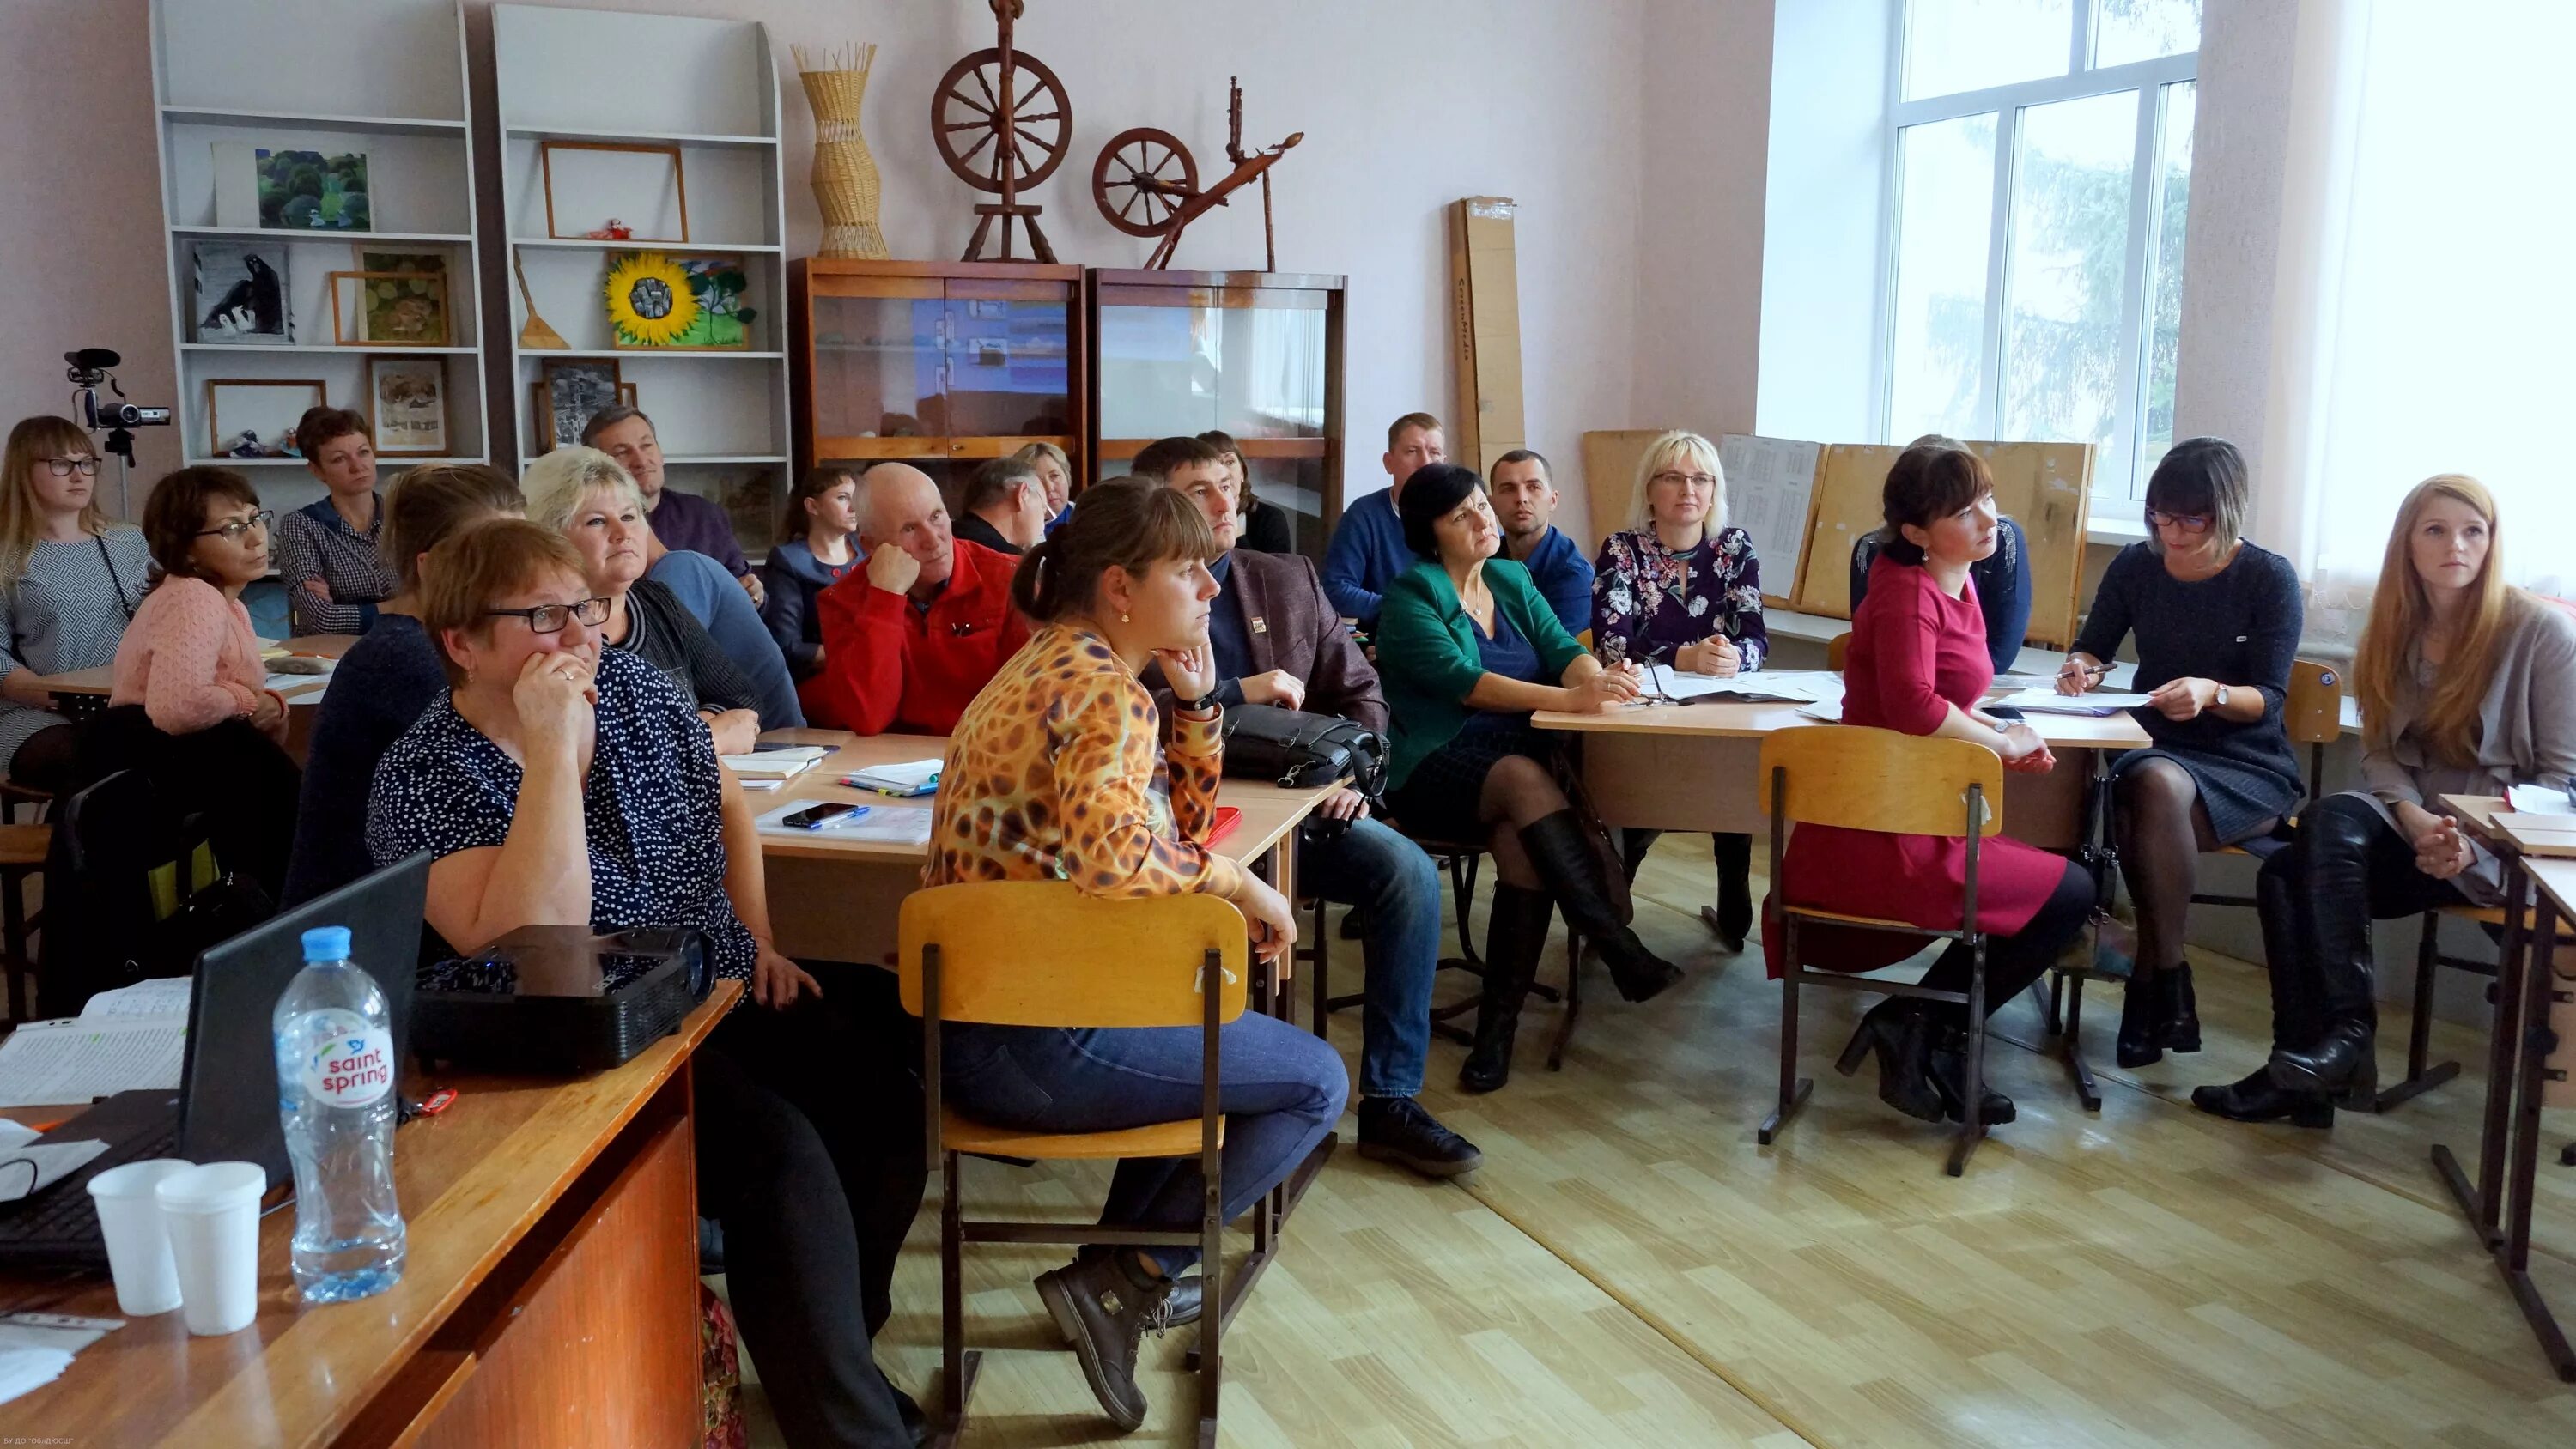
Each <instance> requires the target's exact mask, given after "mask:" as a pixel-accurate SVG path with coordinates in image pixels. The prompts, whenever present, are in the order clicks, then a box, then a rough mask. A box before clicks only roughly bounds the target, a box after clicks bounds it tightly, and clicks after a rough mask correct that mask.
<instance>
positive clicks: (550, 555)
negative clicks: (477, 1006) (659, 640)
mask: <svg viewBox="0 0 2576 1449" xmlns="http://www.w3.org/2000/svg"><path fill="white" fill-rule="evenodd" d="M420 603H421V616H420V622H421V626H422V628H423V630H424V631H425V632H426V633H427V634H428V636H429V638H430V639H431V641H432V642H433V643H434V645H435V646H436V648H437V649H438V651H439V655H440V663H441V665H442V667H443V669H444V671H445V674H446V678H447V682H448V688H447V689H446V690H445V691H444V692H442V693H441V694H440V695H439V697H438V698H437V699H436V700H434V701H433V702H432V703H431V704H430V706H429V709H428V710H427V712H425V713H424V714H422V715H421V717H420V718H419V719H418V720H417V721H415V722H414V723H413V724H412V726H411V728H410V729H409V730H407V731H405V732H404V733H403V735H402V737H401V738H399V739H397V740H395V741H394V743H393V745H392V747H391V748H390V749H388V750H387V751H386V752H385V757H384V762H383V763H382V764H381V765H379V766H378V767H377V769H376V775H375V781H374V785H373V788H372V791H371V793H370V795H369V798H368V809H367V849H368V852H369V854H370V855H371V856H372V857H373V859H374V860H375V861H376V863H377V864H378V865H380V866H381V865H390V864H392V863H394V862H395V861H398V860H401V859H403V858H405V857H407V856H409V855H412V854H413V853H415V852H420V851H426V852H428V853H429V854H430V855H431V856H432V857H434V859H433V861H432V863H431V865H430V868H429V895H428V901H427V904H426V916H427V920H428V924H429V927H430V929H431V930H432V931H433V932H435V933H436V935H437V937H438V944H441V945H443V946H445V947H447V948H452V949H454V950H457V951H481V950H483V949H484V948H485V947H487V946H489V945H491V944H492V943H493V942H494V941H496V940H498V939H499V938H501V937H503V936H506V935H508V934H510V933H511V932H513V931H516V930H519V929H521V928H523V927H528V926H576V927H587V928H589V929H590V930H592V931H595V932H610V931H618V930H625V929H628V928H633V927H642V926H686V927H690V928H693V929H695V930H696V931H698V932H699V933H700V934H701V935H702V936H703V937H704V938H705V941H706V949H707V962H708V965H709V967H710V968H711V969H712V972H713V974H714V975H716V976H718V977H722V978H726V979H731V980H738V981H741V982H744V983H745V985H746V988H747V989H746V991H745V993H744V995H745V998H747V999H745V1000H743V1001H742V1002H741V1003H740V1006H739V1009H737V1010H735V1011H734V1012H732V1013H731V1014H730V1015H728V1016H727V1017H726V1018H725V1020H724V1021H723V1022H721V1023H719V1024H718V1025H717V1027H716V1028H715V1030H714V1031H713V1032H712V1033H710V1034H709V1036H708V1037H707V1041H706V1045H705V1046H704V1047H703V1048H701V1049H700V1050H699V1052H698V1054H697V1056H696V1057H695V1058H694V1059H693V1060H692V1063H691V1068H692V1071H693V1073H694V1088H693V1089H694V1091H695V1093H696V1102H697V1113H696V1115H697V1122H698V1131H697V1135H696V1142H695V1147H696V1155H697V1192H698V1205H699V1211H701V1212H703V1213H706V1214H707V1215H709V1216H711V1217H714V1218H715V1219H717V1220H718V1221H719V1222H721V1223H722V1224H723V1225H724V1234H725V1261H726V1267H727V1269H728V1270H729V1274H730V1276H729V1279H728V1282H729V1285H730V1288H731V1291H732V1299H733V1308H734V1314H735V1317H736V1319H737V1321H739V1322H740V1324H741V1326H742V1338H743V1343H744V1345H745V1346H746V1347H747V1348H748V1349H749V1350H750V1351H751V1353H752V1355H753V1356H754V1357H755V1358H757V1359H759V1360H760V1362H761V1366H762V1371H763V1373H764V1374H766V1375H767V1376H768V1377H767V1378H766V1380H765V1382H766V1384H767V1386H768V1388H769V1395H770V1399H771V1402H772V1404H773V1405H774V1406H775V1407H776V1408H777V1411H778V1418H779V1422H780V1427H781V1428H782V1429H783V1430H784V1431H785V1438H786V1440H787V1442H789V1443H792V1444H835V1445H843V1444H846V1445H869V1446H894V1445H901V1444H905V1443H907V1442H910V1441H909V1436H908V1434H907V1433H906V1431H905V1429H904V1424H903V1418H904V1411H905V1408H906V1407H907V1406H906V1405H905V1403H904V1401H903V1399H902V1397H901V1396H900V1395H898V1394H897V1393H896V1392H895V1390H894V1388H893V1386H892V1385H890V1384H888V1383H887V1382H886V1379H885V1376H884V1375H883V1374H881V1373H879V1372H878V1371H877V1366H876V1363H875V1360H874V1358H873V1357H872V1355H871V1352H870V1347H869V1334H870V1332H871V1331H872V1330H873V1327H874V1326H875V1325H876V1324H878V1323H882V1322H883V1320H884V1315H885V1314H886V1313H887V1312H888V1311H890V1307H891V1299H890V1298H889V1297H888V1293H887V1289H888V1284H889V1282H890V1280H891V1278H892V1275H893V1271H894V1262H895V1253H896V1251H897V1250H898V1249H899V1248H900V1247H901V1246H902V1242H903V1235H904V1229H905V1228H906V1227H908V1226H909V1225H910V1224H911V1221H912V1218H913V1214H914V1212H915V1210H916V1209H917V1208H918V1207H919V1206H920V1203H921V1189H922V1182H923V1176H924V1168H923V1157H922V1153H921V1139H920V1135H919V1131H918V1124H919V1122H920V1114H921V1107H920V1098H919V1097H918V1096H917V1095H912V1093H914V1092H915V1091H917V1088H916V1087H914V1086H912V1085H911V1084H910V1080H909V1076H908V1073H906V1072H905V1071H904V1070H903V1067H904V1053H903V1052H902V1050H901V1049H900V1047H899V1046H896V1045H894V1044H893V1043H894V1042H895V1041H896V1040H899V1038H892V1037H889V1040H888V1041H886V1042H880V1041H878V1040H877V1039H875V1036H874V1034H872V1033H868V1034H862V1033H858V1032H856V1031H855V1030H854V1028H853V1027H852V1025H851V1019H850V1018H849V1017H847V1016H846V1015H844V1014H843V1013H844V1012H846V1011H847V1009H848V1008H849V1006H850V1004H851V1002H850V998H851V997H853V996H859V995H864V994H866V992H867V990H868V983H865V982H863V981H860V980H858V979H856V978H850V979H848V980H846V981H845V980H844V979H842V978H835V979H834V981H833V992H832V999H831V1000H830V1001H826V1000H823V999H822V989H821V988H820V987H819V986H818V985H817V984H816V983H815V980H814V978H813V977H812V976H810V975H808V974H807V973H806V972H805V971H804V970H803V969H802V968H800V967H798V966H797V965H796V963H794V962H793V961H790V960H788V959H787V958H786V957H784V956H782V955H780V954H779V953H778V951H777V949H776V948H775V947H774V946H773V945H772V944H771V939H770V933H769V909H768V891H767V888H766V886H765V885H764V883H763V875H762V865H761V854H760V840H759V836H758V835H757V834H756V832H755V830H754V827H753V824H752V811H751V806H750V805H749V804H748V803H746V801H745V800H744V797H743V793H742V789H741V787H740V786H739V785H737V784H736V783H735V782H734V780H733V778H732V774H731V772H730V771H727V770H723V769H720V768H718V766H717V764H716V753H715V748H714V742H713V740H712V738H711V737H710V736H709V734H708V732H707V729H706V726H705V725H703V724H702V723H700V722H699V720H698V718H697V714H696V706H695V704H694V703H693V702H692V701H691V700H690V698H689V697H688V695H687V694H686V693H684V692H683V691H682V690H681V689H680V688H678V687H677V686H676V685H675V684H674V683H673V682H672V681H671V680H670V679H669V678H668V677H667V676H665V675H664V674H663V673H662V671H660V670H658V669H655V668H654V667H653V666H652V665H651V664H650V663H649V662H647V661H646V660H644V659H642V658H639V657H637V656H636V655H634V654H632V653H629V652H627V651H624V650H620V649H615V648H611V647H609V646H608V645H607V644H606V642H605V641H604V640H603V639H602V638H601V637H600V631H601V626H602V625H603V624H604V622H605V621H606V620H607V618H608V605H607V601H606V600H604V599H602V598H601V597H600V596H599V594H598V590H597V586H596V585H595V584H594V583H592V581H591V579H590V577H589V569H588V565H587V563H586V561H585V560H584V559H583V558H582V557H581V555H580V554H579V553H578V552H577V551H576V547H575V545H573V544H571V543H569V542H567V541H566V540H565V539H564V537H563V536H562V534H561V533H559V532H557V531H556V530H554V529H550V528H543V527H540V526H538V525H536V524H533V523H527V522H522V521H520V520H516V519H494V520H490V521H486V522H483V523H479V524H475V525H473V526H470V527H468V528H466V529H465V530H464V531H462V532H460V533H458V534H456V535H455V536H453V537H451V538H449V539H447V540H446V541H445V542H443V543H441V544H439V545H438V547H436V548H434V549H432V550H431V551H430V554H429V559H428V567H427V569H426V570H425V571H424V572H423V574H422V576H421V594H420ZM862 974H864V975H879V974H881V973H862ZM845 985H846V986H847V987H848V988H849V989H848V990H846V991H845V990H844V989H843V987H844V986H845ZM887 995H888V997H889V998H890V997H891V993H890V992H889V993H887ZM914 1059H915V1060H917V1056H916V1057H915V1058H914ZM913 1412H914V1413H915V1414H916V1415H917V1414H918V1410H914V1411H913Z"/></svg>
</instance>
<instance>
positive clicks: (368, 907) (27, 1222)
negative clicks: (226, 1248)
mask: <svg viewBox="0 0 2576 1449" xmlns="http://www.w3.org/2000/svg"><path fill="white" fill-rule="evenodd" d="M428 890H429V856H428V855H426V854H421V855H415V856H413V857H411V858H410V859H409V860H405V861H403V862H401V863H399V864H396V865H392V866H388V867H386V868H385V869H383V870H380V871H377V872H376V873H374V874H373V875H369V876H366V877H364V878H362V879H360V880H357V881H354V882H352V883H350V884H349V885H346V886H343V887H341V888H340V889H338V890H336V891H333V892H331V893H330V894H329V895H326V896H322V897H320V898H318V899H316V900H313V901H310V902H308V903H306V904H305V905H302V906H299V907H297V908H296V909H294V910H292V911H288V912H286V913H284V914H282V915H278V916H273V917H271V918H270V919H268V920H267V921H265V922H263V923H261V924H260V925H257V926H254V927H252V928H251V929H249V930H247V931H244V932H242V933H241V934H240V935H237V936H235V937H233V938H232V939H231V940H229V941H225V942H223V943H221V944H219V945H215V946H211V947H208V948H207V949H206V950H205V951H204V952H203V953H202V954H200V955H199V956H198V957H197V967H196V973H195V976H194V978H193V981H194V985H193V987H192V988H191V990H190V992H189V1004H188V1034H187V1042H186V1047H185V1062H184V1065H183V1067H182V1070H181V1073H180V1078H179V1088H178V1090H177V1091H175V1092H174V1091H171V1090H168V1089H167V1088H160V1089H153V1090H141V1091H128V1092H118V1093H116V1094H115V1095H113V1096H111V1097H108V1098H107V1099H106V1100H105V1101H103V1102H100V1103H99V1104H98V1105H96V1106H93V1107H91V1108H90V1109H89V1110H87V1111H85V1112H82V1113H81V1114H80V1115H79V1116H76V1117H73V1118H72V1119H70V1120H69V1121H67V1122H64V1123H63V1124H62V1125H61V1126H59V1127H56V1128H55V1129H54V1130H52V1131H50V1132H48V1133H46V1134H45V1135H44V1136H43V1137H41V1138H39V1139H37V1143H38V1144H45V1143H66V1142H84V1141H97V1142H105V1143H106V1144H107V1148H106V1150H105V1151H104V1152H101V1153H99V1154H98V1155H97V1156H96V1157H93V1158H91V1159H90V1160H89V1161H88V1162H87V1163H85V1164H84V1165H82V1166H81V1167H80V1168H78V1169H76V1170H74V1171H72V1172H70V1173H68V1174H65V1175H64V1176H63V1177H61V1178H60V1179H58V1180H56V1181H54V1182H51V1183H49V1184H47V1185H46V1186H44V1187H42V1188H39V1189H37V1190H36V1191H35V1192H32V1193H30V1194H28V1195H27V1196H26V1197H23V1198H20V1199H18V1200H17V1201H15V1202H10V1203H6V1204H0V1267H9V1268H82V1269H95V1270H104V1269H105V1268H106V1266H107V1248H106V1245H105V1243H104V1242H103V1241H102V1240H101V1239H100V1237H99V1231H98V1214H97V1212H96V1210H95V1209H93V1208H92V1207H91V1205H90V1200H89V1180H90V1179H91V1178H92V1177H95V1176H97V1175H98V1174H99V1173H102V1172H105V1171H107V1170H108V1169H109V1168H111V1167H116V1166H119V1165H121V1164H124V1163H127V1162H138V1161H142V1160H143V1159H146V1158H152V1157H180V1158H184V1159H186V1160H187V1161H190V1162H256V1163H258V1164H259V1165H260V1166H261V1167H262V1168H263V1169H265V1170H266V1171H267V1173H268V1181H269V1187H270V1192H271V1195H272V1203H274V1202H282V1201H284V1196H283V1190H284V1189H287V1188H290V1187H291V1186H292V1185H293V1182H294V1176H293V1173H292V1171H291V1170H290V1168H289V1166H288V1163H287V1158H286V1132H285V1128H284V1126H283V1124H282V1123H281V1121H280V1119H279V1117H278V1102H277V1063H276V1058H275V1049H274V1046H273V1038H272V1036H271V1032H270V1026H269V1017H270V1014H271V1013H272V1012H274V1011H275V1010H276V1009H277V998H278V997H279V995H281V994H282V993H284V991H285V990H286V986H287V983H288V982H290V981H292V980H294V979H295V974H296V973H297V972H298V971H301V970H303V969H304V948H303V935H304V933H305V932H306V931H308V930H310V929H312V928H313V927H316V926H347V927H348V928H349V933H350V956H351V958H352V959H353V960H355V961H356V962H357V963H358V964H359V965H360V966H362V967H365V968H366V969H367V973H368V974H369V975H371V976H373V977H374V978H375V980H376V984H377V986H378V987H379V988H381V989H382V990H383V991H384V993H385V1006H386V1009H387V1011H388V1013H389V1014H390V1016H391V1018H392V1022H391V1025H392V1029H393V1037H394V1042H395V1045H396V1055H397V1056H400V1055H402V1054H403V1053H402V1050H401V1048H402V1044H403V1043H404V1042H405V1041H406V1040H407V1039H408V1032H409V1029H410V1023H411V997H412V980H413V975H414V972H415V970H416V969H417V964H418V961H419V956H420V932H421V909H422V904H423V902H424V901H425V900H426V898H427V895H428Z"/></svg>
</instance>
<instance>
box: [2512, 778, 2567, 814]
mask: <svg viewBox="0 0 2576 1449" xmlns="http://www.w3.org/2000/svg"><path fill="white" fill-rule="evenodd" d="M2504 797H2505V803H2507V804H2509V805H2511V806H2512V807H2513V808H2514V809H2515V810H2516V811H2518V812H2520V813H2522V814H2525V815H2576V803H2570V802H2569V800H2568V799H2567V792H2566V791H2564V790H2561V789H2559V788H2558V787H2557V786H2555V785H2509V786H2507V787H2505V792H2504Z"/></svg>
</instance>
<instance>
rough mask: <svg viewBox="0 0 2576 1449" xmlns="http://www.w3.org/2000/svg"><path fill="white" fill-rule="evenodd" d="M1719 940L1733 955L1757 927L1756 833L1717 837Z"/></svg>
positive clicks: (1719, 943)
mask: <svg viewBox="0 0 2576 1449" xmlns="http://www.w3.org/2000/svg"><path fill="white" fill-rule="evenodd" d="M1716 855H1717V944H1718V947H1719V948H1720V949H1721V950H1724V951H1725V952H1726V953H1727V954H1728V955H1730V956H1732V955H1734V954H1736V953H1737V952H1739V951H1742V950H1743V949H1744V937H1745V933H1746V932H1748V931H1751V930H1752V929H1753V837H1752V836H1750V835H1720V836H1718V837H1717V850H1716Z"/></svg>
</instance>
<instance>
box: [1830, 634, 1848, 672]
mask: <svg viewBox="0 0 2576 1449" xmlns="http://www.w3.org/2000/svg"><path fill="white" fill-rule="evenodd" d="M1849 658H1851V631H1850V630H1849V629H1845V630H1844V631H1842V632H1841V633H1839V634H1836V635H1835V636H1834V637H1832V638H1831V639H1828V640H1826V641H1825V667H1826V668H1827V669H1830V670H1832V671H1833V672H1834V673H1836V674H1840V673H1842V672H1843V661H1844V660H1846V659H1849Z"/></svg>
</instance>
